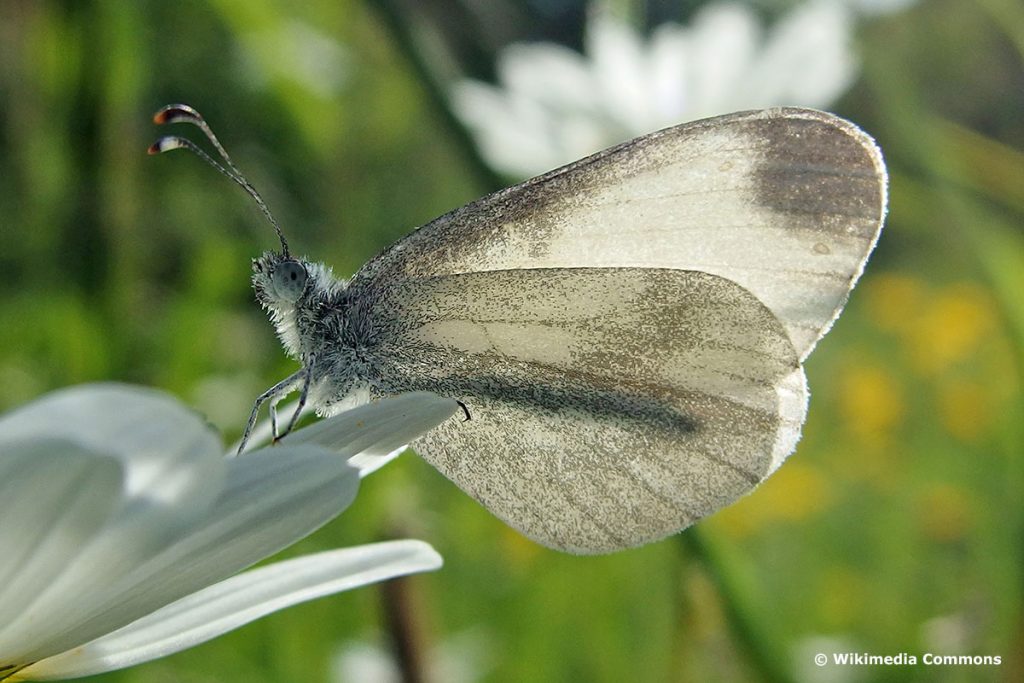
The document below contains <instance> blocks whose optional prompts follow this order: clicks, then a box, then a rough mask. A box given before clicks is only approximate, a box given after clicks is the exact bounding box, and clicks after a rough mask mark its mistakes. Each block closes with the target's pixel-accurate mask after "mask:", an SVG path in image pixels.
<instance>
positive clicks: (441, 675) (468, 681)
mask: <svg viewBox="0 0 1024 683" xmlns="http://www.w3.org/2000/svg"><path fill="white" fill-rule="evenodd" d="M489 640H490V639H489V638H487V637H486V635H485V634H484V633H483V632H482V631H480V630H477V629H470V630H467V631H462V632H460V633H456V634H454V635H452V636H449V637H447V638H445V640H443V641H441V642H440V643H438V644H437V645H436V646H435V647H431V648H430V649H428V651H427V652H426V653H425V659H426V661H425V662H424V668H425V669H426V671H423V672H421V673H422V674H423V677H424V679H425V680H428V681H444V683H476V681H480V680H483V679H484V677H485V676H486V674H487V673H488V672H489V670H490V668H491V667H490V665H489V662H488V660H489V659H490V656H489V651H490V643H489ZM332 679H333V680H334V681H335V683H360V682H361V681H373V682H374V683H402V680H403V677H402V672H401V670H400V668H399V666H398V663H397V662H396V661H395V659H394V657H393V656H392V655H391V653H389V652H387V651H386V650H385V649H384V648H382V647H379V646H377V645H374V644H372V643H370V642H367V641H349V642H346V643H345V644H344V645H342V647H341V648H340V649H339V650H338V652H337V654H336V655H335V657H334V663H333V675H332Z"/></svg>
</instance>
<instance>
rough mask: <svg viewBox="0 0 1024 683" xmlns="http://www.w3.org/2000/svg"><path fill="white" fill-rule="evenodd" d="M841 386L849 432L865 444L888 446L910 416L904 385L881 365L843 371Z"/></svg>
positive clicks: (839, 382)
mask: <svg viewBox="0 0 1024 683" xmlns="http://www.w3.org/2000/svg"><path fill="white" fill-rule="evenodd" d="M838 386H839V391H838V395H839V401H840V404H839V414H840V415H842V416H843V417H844V422H843V424H844V425H845V427H846V429H848V430H849V431H850V432H852V434H853V436H854V437H855V438H856V439H857V440H859V441H860V442H861V443H864V444H867V445H870V446H875V447H877V446H881V445H883V444H885V443H887V442H888V441H889V440H890V439H891V436H892V432H893V431H894V430H895V429H896V427H897V426H898V425H899V424H900V423H901V422H902V421H903V417H904V415H905V413H906V401H905V398H904V389H903V385H902V383H901V382H900V381H899V380H898V379H897V378H896V377H895V376H894V375H893V374H892V373H891V372H889V371H888V370H886V369H885V368H883V367H881V366H878V365H868V364H857V365H851V366H850V367H847V368H844V369H843V370H842V371H841V372H840V375H839V377H838Z"/></svg>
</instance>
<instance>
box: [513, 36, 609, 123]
mask: <svg viewBox="0 0 1024 683" xmlns="http://www.w3.org/2000/svg"><path fill="white" fill-rule="evenodd" d="M497 71H498V79H499V81H500V82H501V84H502V85H504V86H505V87H506V88H508V90H509V91H511V93H512V94H513V95H515V96H518V97H527V98H529V99H532V100H535V101H537V102H540V103H542V104H543V105H545V106H547V107H551V108H553V109H556V110H564V109H567V108H568V109H594V108H595V107H596V105H597V100H596V98H595V93H594V85H595V84H594V81H593V78H592V77H591V75H590V71H589V70H588V68H587V64H586V62H585V61H584V59H583V57H582V56H581V55H579V54H578V53H576V52H573V51H572V50H570V49H569V48H567V47H565V46H563V45H556V44H554V43H535V44H532V45H523V44H513V45H510V46H509V47H507V48H506V49H504V50H502V52H501V54H500V55H499V56H498V65H497Z"/></svg>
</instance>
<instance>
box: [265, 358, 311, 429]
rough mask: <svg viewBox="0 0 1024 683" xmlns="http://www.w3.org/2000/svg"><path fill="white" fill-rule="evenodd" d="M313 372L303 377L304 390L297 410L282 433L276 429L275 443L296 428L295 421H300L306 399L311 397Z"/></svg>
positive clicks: (300, 394)
mask: <svg viewBox="0 0 1024 683" xmlns="http://www.w3.org/2000/svg"><path fill="white" fill-rule="evenodd" d="M312 376H313V373H311V372H306V373H304V377H303V379H302V390H301V391H300V392H299V403H298V405H296V406H295V412H294V413H292V417H291V419H290V420H288V426H287V427H285V428H284V432H282V433H281V434H278V433H277V430H276V429H275V430H274V443H277V442H278V441H279V440H280V439H282V438H284V437H286V436H288V435H289V434H291V431H292V430H293V429H295V423H296V422H298V421H299V415H301V414H302V409H303V408H305V407H306V399H307V398H308V397H309V383H310V378H311V377H312Z"/></svg>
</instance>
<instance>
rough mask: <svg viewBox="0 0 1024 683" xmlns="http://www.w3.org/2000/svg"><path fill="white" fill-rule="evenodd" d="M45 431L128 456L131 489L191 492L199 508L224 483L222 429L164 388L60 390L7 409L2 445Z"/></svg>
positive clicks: (0, 425)
mask: <svg viewBox="0 0 1024 683" xmlns="http://www.w3.org/2000/svg"><path fill="white" fill-rule="evenodd" d="M40 435H42V436H47V437H52V438H65V439H67V440H69V441H72V442H74V443H78V444H81V445H82V446H84V447H86V448H88V449H90V450H93V451H96V452H100V453H107V454H109V455H112V456H115V457H117V458H120V459H121V460H123V462H124V464H125V472H126V482H125V487H126V492H127V494H128V495H129V496H132V495H145V496H146V498H147V499H151V500H157V501H162V502H175V501H181V500H188V501H189V502H190V505H191V508H192V509H194V508H195V506H196V505H197V504H200V503H201V502H202V501H203V500H206V499H208V498H209V497H211V496H212V495H213V494H214V493H215V492H216V490H217V488H218V487H219V482H220V477H221V473H220V470H221V467H220V464H219V463H218V462H217V460H218V459H219V458H218V457H216V456H219V454H220V451H221V444H220V439H219V437H218V436H217V434H216V433H215V432H214V431H213V430H212V429H210V427H209V426H207V425H206V423H205V422H204V421H203V420H202V419H200V418H199V416H198V415H196V414H195V413H194V412H192V411H191V410H188V409H187V408H185V407H184V405H182V404H181V403H179V402H178V401H177V400H175V399H174V398H173V397H171V396H169V395H167V394H164V393H162V392H159V391H155V390H152V389H144V388H141V387H133V386H128V385H121V384H88V385H83V386H77V387H71V388H69V389H63V390H60V391H55V392H53V393H51V394H47V395H46V396H44V397H42V398H41V399H39V400H37V401H34V402H32V403H30V404H28V405H26V406H23V407H21V408H19V409H17V410H13V411H11V412H9V413H6V414H5V415H3V416H2V417H0V447H2V445H3V444H4V443H7V442H9V441H15V440H21V439H26V438H34V437H35V436H40Z"/></svg>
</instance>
